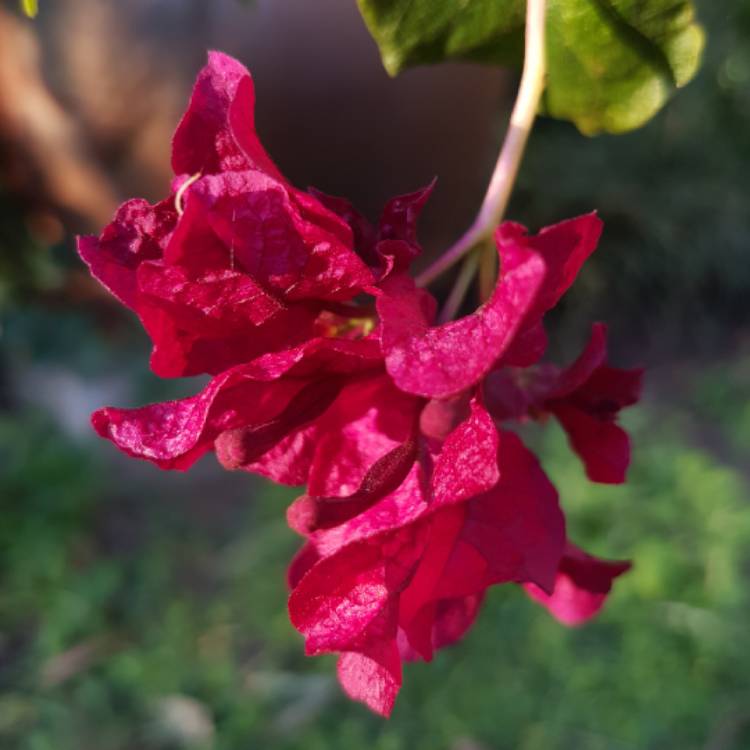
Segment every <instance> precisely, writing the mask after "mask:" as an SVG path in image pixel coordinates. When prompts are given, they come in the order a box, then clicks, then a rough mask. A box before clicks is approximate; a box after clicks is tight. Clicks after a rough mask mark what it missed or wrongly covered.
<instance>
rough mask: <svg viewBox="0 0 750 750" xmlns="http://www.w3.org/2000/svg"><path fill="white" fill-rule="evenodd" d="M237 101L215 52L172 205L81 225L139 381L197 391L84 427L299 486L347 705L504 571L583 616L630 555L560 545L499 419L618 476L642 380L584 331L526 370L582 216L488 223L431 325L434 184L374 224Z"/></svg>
mask: <svg viewBox="0 0 750 750" xmlns="http://www.w3.org/2000/svg"><path fill="white" fill-rule="evenodd" d="M254 104H255V94H254V88H253V82H252V79H251V78H250V75H249V73H248V72H247V70H245V68H244V67H243V66H242V65H241V64H240V63H238V62H237V61H236V60H233V59H232V58H230V57H227V56H226V55H222V54H220V53H217V52H214V53H211V54H210V55H209V61H208V64H207V65H206V67H205V68H204V69H203V70H202V71H201V73H200V74H199V76H198V80H197V82H196V85H195V88H194V90H193V94H192V97H191V100H190V104H189V107H188V110H187V112H186V113H185V115H184V117H183V118H182V120H181V122H180V124H179V126H178V128H177V131H176V133H175V136H174V142H173V152H172V165H173V168H174V172H175V175H176V176H175V179H174V182H173V186H172V192H171V194H170V195H169V197H168V198H167V199H165V200H164V201H162V202H160V203H157V204H155V205H150V204H149V203H147V202H146V201H143V200H138V199H136V200H131V201H128V202H127V203H125V204H123V205H122V206H121V207H120V209H119V210H118V211H117V213H116V215H115V217H114V219H113V221H112V223H111V224H110V225H109V226H107V227H106V228H105V229H104V231H103V232H102V234H101V236H100V237H98V238H97V237H84V238H81V239H80V240H79V252H80V255H81V257H82V258H83V260H84V261H85V262H86V263H87V264H88V266H89V268H90V270H91V273H92V274H93V276H94V277H95V278H97V279H98V280H99V281H100V283H101V284H103V285H104V286H105V287H106V288H107V289H108V290H109V291H110V292H111V293H112V294H113V295H114V296H115V297H116V298H117V299H118V300H119V301H120V302H122V303H123V304H124V305H125V306H127V307H129V308H130V309H131V310H133V311H134V312H135V313H136V314H137V315H138V317H139V318H140V320H141V322H142V324H143V326H144V328H145V329H146V331H147V332H148V334H149V335H150V337H151V339H152V343H153V350H152V355H151V367H152V369H153V370H154V372H155V373H156V374H158V375H161V376H169V377H171V376H185V375H193V374H198V373H204V374H208V375H210V376H211V378H210V380H209V381H208V383H207V384H206V385H205V386H204V387H203V389H202V390H201V391H200V392H198V393H197V394H196V395H194V396H192V397H189V398H184V399H181V400H178V401H169V402H165V403H158V404H151V405H149V406H145V407H141V408H136V409H118V408H114V407H107V408H103V409H100V410H98V411H97V412H95V413H94V414H93V415H92V421H93V425H94V427H95V429H96V430H97V431H98V432H99V434H100V435H102V436H103V437H105V438H107V439H109V440H110V441H112V442H113V443H114V444H115V445H116V446H117V447H118V448H119V449H120V450H121V451H123V452H125V453H127V454H129V455H131V456H133V457H137V458H141V459H145V460H148V461H151V462H153V463H154V464H156V465H157V466H159V467H161V468H163V469H180V470H185V469H188V468H189V467H191V466H192V465H193V464H194V463H195V462H196V461H197V460H198V459H199V458H200V457H202V456H203V455H205V454H207V453H211V452H213V453H215V454H216V457H217V458H218V460H219V461H220V463H221V464H222V465H223V466H224V467H225V468H227V469H231V470H242V471H248V472H253V473H255V474H260V475H262V476H265V477H268V478H270V479H273V480H274V481H276V482H280V483H283V484H289V485H305V489H304V490H303V494H302V495H301V496H300V497H299V498H298V499H297V500H296V501H294V502H293V503H292V504H291V506H290V507H289V509H288V511H287V519H288V522H289V525H290V526H291V527H292V528H293V529H294V530H295V531H297V532H298V533H300V534H301V535H302V536H303V537H304V539H305V543H304V546H303V547H302V548H301V550H300V551H299V552H298V554H297V555H296V556H295V558H294V559H293V560H292V562H291V564H290V566H289V572H288V581H289V586H290V588H291V589H292V591H291V595H290V598H289V613H290V617H291V620H292V623H293V624H294V626H295V627H296V628H297V629H298V630H299V631H300V632H301V633H302V635H303V636H304V639H305V648H306V651H307V653H308V654H319V653H329V652H333V653H337V654H339V662H338V676H339V681H340V683H341V686H342V688H343V689H344V691H345V692H346V693H347V695H349V696H350V697H351V698H353V699H355V700H358V701H361V702H363V703H365V704H366V705H367V706H369V707H370V708H371V709H372V710H373V711H376V712H377V713H379V714H382V715H386V716H387V715H388V714H390V712H391V710H392V709H393V706H394V703H395V700H396V697H397V695H398V692H399V690H400V688H401V685H402V680H403V677H402V663H403V662H404V661H417V660H422V661H430V660H431V659H432V657H433V654H434V652H435V651H436V650H437V649H440V648H443V647H445V646H448V645H450V644H452V643H455V642H456V641H458V640H460V639H461V638H462V637H463V636H464V635H465V634H466V632H467V631H468V630H469V628H470V627H471V625H472V624H473V622H474V621H475V619H476V617H477V615H478V612H479V610H480V608H481V605H482V602H483V601H484V599H485V596H486V594H487V591H488V589H489V588H490V587H492V586H494V585H497V584H503V583H516V584H521V585H522V586H523V587H524V588H525V590H526V591H527V592H528V594H529V595H530V596H531V598H532V599H534V600H536V601H538V602H539V603H541V604H542V605H543V606H545V607H546V608H547V609H548V610H549V611H550V612H551V613H552V614H553V615H554V616H555V617H556V618H557V619H558V620H560V621H561V622H563V623H565V624H568V625H578V624H580V623H582V622H584V621H586V620H588V619H589V618H591V617H592V616H594V615H595V614H596V613H597V612H598V611H599V610H600V608H601V607H602V606H603V604H604V601H605V599H606V597H607V595H608V593H609V591H610V589H611V587H612V583H613V581H614V580H615V579H616V578H617V577H618V576H620V575H622V574H623V573H624V572H625V571H626V570H627V569H628V568H629V563H627V562H610V561H606V560H600V559H597V558H594V557H592V556H590V555H587V554H586V553H584V552H582V551H581V550H579V549H578V548H577V547H575V546H573V545H572V544H570V543H569V542H567V541H566V525H565V518H564V515H563V512H562V509H561V507H560V503H559V499H558V494H557V491H556V490H555V488H554V486H553V485H552V483H551V482H550V481H549V479H548V478H547V476H546V474H545V473H544V471H543V469H542V467H541V465H540V463H539V461H538V460H537V458H536V456H534V454H533V453H532V452H531V451H530V450H529V449H528V448H526V447H525V445H524V444H523V442H522V441H521V438H520V437H519V436H518V435H517V434H516V433H515V432H513V427H514V425H517V424H518V423H522V422H527V421H530V420H536V421H538V422H540V423H542V422H544V421H545V418H546V417H548V416H550V415H551V416H554V417H555V418H556V419H558V420H559V422H560V424H561V425H562V426H563V428H564V429H565V431H566V432H567V435H568V438H569V441H570V444H571V446H572V448H573V450H574V451H575V452H576V453H577V454H578V455H579V456H580V458H581V459H582V461H583V463H584V465H585V467H586V472H587V474H588V476H589V478H590V479H591V480H593V481H598V482H610V483H617V482H622V481H624V478H625V472H626V470H627V467H628V464H629V462H630V441H629V437H628V435H627V433H626V432H625V431H624V430H623V429H622V428H621V427H620V426H619V424H618V423H617V420H618V417H619V413H620V411H621V410H622V409H623V408H625V407H627V406H630V405H631V404H634V403H635V402H636V401H637V400H638V398H639V396H640V389H641V379H642V373H641V371H640V370H621V369H617V368H614V367H611V366H610V365H609V364H608V361H607V347H606V329H605V327H604V326H603V325H601V324H597V325H595V326H594V328H593V330H592V335H591V339H590V341H589V343H588V344H587V346H586V347H585V349H584V351H583V352H582V353H581V355H580V356H579V357H578V358H577V359H576V360H575V361H574V362H573V363H572V364H571V365H570V366H568V367H566V368H560V367H556V366H554V365H551V364H547V363H543V364H540V360H541V358H542V356H543V354H544V352H545V350H546V347H547V333H546V330H545V327H544V317H545V315H546V313H547V312H548V311H549V310H551V309H552V308H553V307H554V306H555V305H556V304H557V302H558V301H559V299H560V298H561V296H562V295H563V294H564V293H565V292H566V291H567V290H568V288H569V287H570V286H571V284H572V283H573V281H574V280H575V278H576V276H577V274H578V272H579V270H580V268H581V266H582V264H583V263H584V262H585V260H586V259H587V258H588V257H589V256H590V254H591V253H592V252H593V251H594V249H595V248H596V246H597V242H598V240H599V235H600V233H601V221H600V220H599V219H598V218H597V217H596V215H595V214H587V215H584V216H579V217H577V218H575V219H571V220H568V221H564V222H561V223H558V224H555V225H553V226H550V227H547V228H545V229H542V230H541V231H540V232H539V233H538V234H536V235H530V234H529V233H528V232H527V230H526V229H525V228H524V227H522V226H521V225H520V224H515V223H511V222H506V223H504V224H503V225H502V226H500V227H499V228H498V230H497V231H496V234H495V242H496V245H497V250H498V254H499V260H500V272H499V275H498V280H497V283H496V286H495V289H494V291H493V293H492V295H491V296H490V298H489V299H488V300H487V301H486V302H485V303H484V304H482V305H481V306H480V307H479V308H478V309H477V310H476V311H475V312H473V313H472V314H470V315H467V316H466V317H464V318H461V319H459V320H455V321H451V322H447V323H443V324H439V325H438V324H436V322H435V321H436V318H437V307H438V304H437V301H436V299H435V298H434V297H433V296H432V295H431V294H430V293H429V292H428V291H427V290H425V289H419V288H417V287H416V285H415V283H414V281H413V280H412V278H411V276H410V273H411V265H412V263H413V261H415V259H417V257H418V256H419V254H420V252H421V247H420V245H419V242H418V240H417V233H416V224H417V220H418V218H419V215H420V213H421V211H422V209H423V207H424V205H425V202H426V201H427V199H428V198H429V195H430V193H431V191H432V188H433V185H434V183H433V185H429V186H428V187H426V188H424V189H422V190H418V191H415V192H413V193H409V194H406V195H402V196H399V197H397V198H394V199H392V200H391V201H389V202H388V203H387V204H386V206H385V208H384V210H383V212H382V215H381V217H380V221H379V222H378V224H377V225H373V224H371V223H370V222H369V221H367V219H365V218H364V217H363V216H362V215H361V214H359V213H358V212H357V211H356V209H355V208H354V207H353V206H352V205H351V204H350V203H349V202H348V201H347V200H346V199H344V198H336V197H332V196H327V195H324V194H323V193H320V192H318V191H314V190H311V191H309V192H303V191H300V190H298V189H297V188H295V187H294V186H292V185H291V184H290V183H289V182H288V181H287V180H286V178H285V177H284V176H283V175H282V174H281V172H280V171H279V169H278V168H277V167H276V166H275V164H274V163H273V161H272V160H271V158H270V157H269V156H268V154H267V153H266V152H265V150H264V149H263V146H262V145H261V143H260V141H259V139H258V136H257V133H256V131H255V126H254Z"/></svg>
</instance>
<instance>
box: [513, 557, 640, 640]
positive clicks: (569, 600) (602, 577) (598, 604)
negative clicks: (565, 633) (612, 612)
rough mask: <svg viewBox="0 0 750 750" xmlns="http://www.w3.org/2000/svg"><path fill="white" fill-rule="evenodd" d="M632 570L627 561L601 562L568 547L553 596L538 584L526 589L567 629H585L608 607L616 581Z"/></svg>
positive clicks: (530, 584)
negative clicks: (607, 601)
mask: <svg viewBox="0 0 750 750" xmlns="http://www.w3.org/2000/svg"><path fill="white" fill-rule="evenodd" d="M630 568H631V564H630V563H629V562H628V561H626V560H601V559H599V558H597V557H594V556H593V555H589V554H587V553H585V552H583V551H582V550H580V549H578V547H576V546H575V545H573V544H570V543H568V544H567V545H566V547H565V554H564V555H563V558H562V560H560V567H559V569H558V571H557V576H556V578H555V585H554V588H553V590H552V592H551V593H550V592H547V591H544V590H542V589H541V588H539V586H537V585H536V584H534V583H526V584H524V589H526V593H527V594H528V595H529V596H530V597H531V598H532V599H534V600H535V601H537V602H539V603H540V604H542V605H543V606H545V607H546V608H547V609H548V610H549V612H550V613H551V614H552V615H553V616H554V617H555V618H556V619H558V620H559V621H560V622H562V623H563V624H564V625H570V626H574V625H582V624H583V623H584V622H586V621H587V620H590V619H591V618H592V617H594V616H595V615H596V614H597V613H598V612H599V610H600V609H601V608H602V607H603V606H604V602H605V600H606V598H607V595H608V594H609V592H610V590H611V589H612V583H613V581H614V580H615V578H617V577H618V576H621V575H622V574H623V573H625V572H627V571H628V570H630Z"/></svg>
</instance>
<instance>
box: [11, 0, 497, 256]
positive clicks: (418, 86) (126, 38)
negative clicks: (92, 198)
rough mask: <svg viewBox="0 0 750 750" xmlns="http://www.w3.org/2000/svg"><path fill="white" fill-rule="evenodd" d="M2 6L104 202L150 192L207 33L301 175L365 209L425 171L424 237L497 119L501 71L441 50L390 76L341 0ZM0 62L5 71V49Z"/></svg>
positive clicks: (445, 212) (375, 207) (155, 189)
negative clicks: (438, 62)
mask: <svg viewBox="0 0 750 750" xmlns="http://www.w3.org/2000/svg"><path fill="white" fill-rule="evenodd" d="M6 7H9V6H6ZM4 15H5V16H6V18H5V20H3V19H2V18H0V22H1V23H0V31H1V29H2V23H4V24H5V25H6V26H7V23H8V22H9V21H11V22H12V23H14V24H16V25H17V26H18V25H19V24H20V25H22V27H23V29H24V34H26V35H29V36H31V35H35V36H37V37H38V42H37V45H38V53H39V55H40V57H41V65H42V70H43V79H44V84H45V85H48V86H49V90H50V92H51V94H52V97H53V99H54V101H55V102H56V103H57V104H58V105H59V106H60V109H61V110H62V113H63V114H64V116H65V117H68V118H70V123H71V125H70V126H71V127H74V128H75V130H76V132H75V138H73V140H76V141H77V143H78V146H79V147H80V151H81V158H84V156H85V158H86V159H88V160H90V164H91V168H92V170H94V171H96V170H100V172H101V174H102V175H103V176H104V178H105V179H107V180H108V181H110V182H111V186H112V190H111V196H107V195H105V197H104V200H109V201H111V202H114V200H115V196H116V198H117V199H122V198H124V197H127V196H130V195H144V196H146V197H148V198H151V199H156V198H158V197H160V196H162V195H163V194H164V192H165V190H166V186H167V183H168V180H169V176H170V172H169V163H168V161H169V142H170V136H171V132H172V130H173V129H174V126H175V124H176V122H177V120H178V118H179V115H180V112H181V110H182V108H183V107H184V105H185V103H186V101H187V97H188V94H189V90H190V86H191V83H192V79H193V77H194V75H195V73H196V72H197V70H198V69H199V67H200V66H201V65H202V63H203V60H204V58H205V51H206V49H208V48H217V49H222V50H224V51H225V52H228V53H230V54H233V55H235V56H237V57H238V58H240V59H241V60H242V61H243V62H244V63H245V64H247V66H248V67H249V68H250V70H251V71H252V73H253V76H254V78H255V82H256V87H257V101H258V113H257V124H258V129H259V131H260V133H261V136H262V139H263V141H264V143H265V144H266V145H267V147H268V149H269V151H270V152H271V153H272V154H273V156H274V158H275V159H276V161H277V162H278V163H279V164H280V166H281V167H282V169H283V170H284V171H285V172H286V173H287V174H288V175H289V177H290V178H291V179H292V180H293V181H294V182H296V183H298V184H300V185H301V186H305V185H308V184H314V185H315V186H317V187H319V188H321V189H322V190H325V191H327V192H330V193H335V194H345V195H347V196H348V197H350V198H351V199H352V200H353V201H354V202H355V203H356V204H357V205H358V206H360V207H361V208H362V209H363V210H364V211H365V212H366V213H368V214H369V215H370V216H371V217H373V218H375V217H376V216H377V213H378V211H379V209H380V207H381V205H382V203H383V202H384V201H385V200H386V198H387V197H389V196H390V195H393V194H396V193H399V192H406V191H409V190H412V189H415V188H417V187H419V186H421V185H424V184H425V183H426V182H428V181H429V180H430V179H432V177H433V176H435V175H437V176H438V177H439V183H438V190H437V192H436V194H435V197H434V199H433V201H432V205H431V206H430V209H429V211H428V213H427V215H426V217H425V222H424V228H425V235H424V237H425V240H426V242H427V244H428V245H432V244H435V243H443V242H447V241H449V240H450V239H451V238H453V237H454V236H455V235H457V234H458V233H460V231H461V230H462V229H463V228H464V227H465V225H466V224H467V222H468V221H469V220H470V218H471V216H472V214H473V211H474V210H475V207H476V205H477V204H478V201H479V199H480V196H481V194H482V190H483V185H484V183H485V181H486V179H487V176H488V174H489V171H490V169H491V166H492V163H493V160H494V153H495V150H496V147H497V143H498V141H499V137H500V135H501V131H502V122H503V117H502V115H503V109H504V107H505V105H506V101H507V96H508V93H509V90H508V89H509V86H508V80H507V78H506V76H505V75H504V74H503V73H502V72H500V71H492V70H490V69H485V68H481V67H478V66H468V65H467V66H456V65H445V66H438V67H434V68H423V69H419V70H415V71H410V72H408V73H406V74H403V75H402V76H400V77H399V78H397V79H395V80H392V79H390V78H388V76H387V75H386V74H385V72H384V71H383V68H382V66H381V64H380V59H379V56H378V52H377V48H376V46H375V44H374V42H373V41H372V39H371V38H370V36H369V34H368V32H367V30H366V28H365V27H364V24H363V22H362V19H361V18H360V16H359V13H358V11H357V8H356V3H355V2H354V0H256V2H254V3H250V4H249V5H248V4H243V3H241V2H238V0H210V1H209V0H131V1H130V2H127V3H124V2H122V1H121V0H54V1H53V2H47V3H42V7H41V14H40V17H39V18H38V19H37V21H36V22H34V23H31V22H26V21H23V20H20V19H18V18H17V17H15V18H12V19H10V18H7V16H8V13H7V12H5V13H4ZM0 65H2V66H3V67H4V68H5V70H4V71H3V73H4V74H6V77H7V75H8V74H9V70H10V71H11V72H10V75H11V77H12V75H13V74H12V67H10V68H9V66H16V65H17V63H16V62H15V60H14V58H13V56H12V55H5V56H3V57H1V58H0ZM27 65H28V63H27ZM21 72H22V71H21V69H20V67H19V68H18V73H19V75H20V74H21ZM24 74H25V75H29V73H28V71H26V72H25V73H24ZM1 96H2V95H1V94H0V99H1ZM0 114H1V113H0ZM40 116H43V117H46V116H47V115H44V114H41V115H40ZM0 128H2V123H0ZM7 147H8V145H7V143H6V148H7ZM11 147H12V144H11ZM29 167H31V165H30V164H29ZM16 168H17V167H16ZM58 190H59V188H58ZM97 192H98V194H99V195H100V197H101V196H102V193H101V191H100V190H99V189H98V188H97ZM53 193H54V191H53ZM51 200H52V202H55V200H56V199H55V196H54V194H52V195H51ZM82 213H83V214H84V215H83V216H82V217H80V220H81V223H82V224H84V225H87V226H88V228H90V229H96V228H97V226H96V225H97V224H99V223H101V214H102V211H101V210H97V211H95V212H93V213H92V212H89V215H85V214H86V211H85V210H84V211H82Z"/></svg>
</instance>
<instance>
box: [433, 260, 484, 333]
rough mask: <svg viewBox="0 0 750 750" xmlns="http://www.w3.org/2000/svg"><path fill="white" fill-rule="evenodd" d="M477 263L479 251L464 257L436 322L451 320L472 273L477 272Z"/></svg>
mask: <svg viewBox="0 0 750 750" xmlns="http://www.w3.org/2000/svg"><path fill="white" fill-rule="evenodd" d="M478 265H479V252H475V253H470V254H469V255H467V256H466V257H465V258H464V263H463V265H462V266H461V270H460V271H459V272H458V276H456V280H455V281H454V282H453V288H452V289H451V291H450V294H449V295H448V298H447V299H446V300H445V304H444V305H443V309H442V310H441V311H440V315H439V316H438V323H439V324H440V323H447V322H448V321H449V320H452V319H453V318H454V317H455V316H456V313H457V312H458V310H459V308H460V307H461V303H462V302H463V301H464V297H465V296H466V292H467V290H468V288H469V285H470V284H471V280H472V279H473V278H474V274H475V273H476V272H477V266H478Z"/></svg>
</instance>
